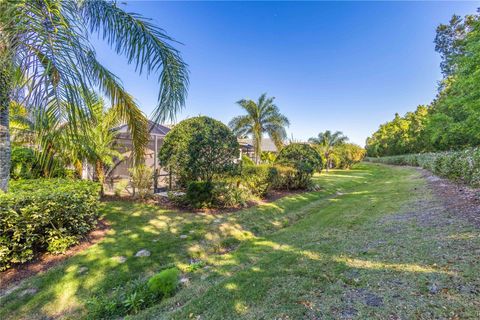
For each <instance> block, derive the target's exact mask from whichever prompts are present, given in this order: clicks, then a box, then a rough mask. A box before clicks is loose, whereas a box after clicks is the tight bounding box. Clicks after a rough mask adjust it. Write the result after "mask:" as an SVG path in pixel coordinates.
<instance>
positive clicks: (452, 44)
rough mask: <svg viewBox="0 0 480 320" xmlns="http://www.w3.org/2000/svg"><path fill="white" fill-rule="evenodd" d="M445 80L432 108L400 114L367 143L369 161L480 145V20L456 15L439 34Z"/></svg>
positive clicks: (421, 107)
mask: <svg viewBox="0 0 480 320" xmlns="http://www.w3.org/2000/svg"><path fill="white" fill-rule="evenodd" d="M434 42H435V50H436V51H437V52H438V53H439V54H440V57H441V59H442V60H441V63H440V68H441V71H442V74H443V79H442V80H441V81H440V82H439V86H438V94H437V96H436V98H435V99H434V100H433V101H432V102H431V103H430V104H429V105H420V106H418V107H417V109H416V110H415V111H413V112H407V113H406V114H405V115H404V116H403V117H402V116H400V115H399V114H398V113H397V114H395V117H394V119H393V120H392V121H389V122H387V123H384V124H382V125H381V126H380V127H379V129H378V130H377V131H376V132H375V133H373V134H372V136H370V137H369V138H367V141H366V149H367V154H368V156H372V157H379V156H390V155H400V154H408V153H423V152H435V151H447V150H461V149H465V148H470V147H477V146H479V145H480V104H479V99H480V19H479V14H478V12H477V13H476V14H471V15H467V16H465V17H464V18H462V17H460V16H457V15H454V16H453V17H452V18H451V19H450V21H449V23H448V24H440V25H439V26H438V27H437V30H436V37H435V40H434Z"/></svg>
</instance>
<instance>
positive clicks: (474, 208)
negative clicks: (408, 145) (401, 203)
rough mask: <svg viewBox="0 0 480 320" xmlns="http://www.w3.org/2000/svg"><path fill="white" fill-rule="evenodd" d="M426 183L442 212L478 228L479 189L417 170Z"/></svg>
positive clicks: (479, 217) (479, 220)
mask: <svg viewBox="0 0 480 320" xmlns="http://www.w3.org/2000/svg"><path fill="white" fill-rule="evenodd" d="M418 171H420V173H421V174H422V176H423V177H424V178H425V179H426V180H427V181H428V187H429V188H430V189H431V190H432V191H433V193H434V194H435V195H436V196H437V198H438V199H439V200H440V203H441V204H442V207H443V211H447V212H450V213H451V214H453V215H455V216H456V217H458V218H460V219H464V220H466V221H468V222H470V223H472V224H473V225H475V226H476V227H479V228H480V189H473V188H470V187H468V186H464V185H460V184H457V183H453V182H451V181H449V180H447V179H442V178H439V177H437V176H435V175H433V174H432V173H431V172H429V171H427V170H424V169H418Z"/></svg>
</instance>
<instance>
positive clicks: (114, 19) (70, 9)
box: [0, 0, 188, 190]
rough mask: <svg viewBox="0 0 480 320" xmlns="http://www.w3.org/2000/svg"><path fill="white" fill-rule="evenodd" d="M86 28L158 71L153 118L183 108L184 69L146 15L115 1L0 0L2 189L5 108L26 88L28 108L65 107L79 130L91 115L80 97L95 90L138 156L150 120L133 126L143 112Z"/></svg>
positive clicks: (0, 185)
mask: <svg viewBox="0 0 480 320" xmlns="http://www.w3.org/2000/svg"><path fill="white" fill-rule="evenodd" d="M91 34H98V35H99V36H100V37H101V38H103V39H104V40H105V41H106V42H107V43H108V44H109V45H110V46H111V47H112V48H113V49H114V50H115V51H116V52H117V54H120V55H124V56H125V57H126V58H127V60H128V63H131V64H134V65H135V68H136V70H137V71H138V72H139V73H140V74H142V73H144V74H151V73H153V74H155V75H156V76H158V78H157V81H158V83H159V94H158V101H157V105H156V108H155V111H154V113H153V117H154V119H155V120H157V121H158V120H160V121H163V120H166V119H167V118H172V117H174V115H175V114H176V113H177V111H178V110H179V109H180V108H182V107H183V105H184V102H185V97H186V92H187V86H188V71H187V66H186V64H185V63H184V62H183V60H182V58H181V56H180V54H179V52H178V51H177V50H176V49H175V48H174V47H173V46H172V45H171V43H172V42H174V40H173V39H172V38H170V37H169V36H167V35H166V34H165V32H164V30H162V29H160V28H158V27H156V26H155V25H153V24H152V23H151V22H150V21H148V20H147V19H145V18H143V17H141V16H139V15H137V14H134V13H127V12H126V11H124V10H122V9H121V8H120V7H119V6H118V5H117V1H110V0H16V1H0V189H2V190H6V189H7V185H8V179H9V168H10V132H9V121H8V120H9V116H8V114H9V106H10V102H11V100H12V99H15V97H14V95H15V93H18V92H23V93H24V96H25V99H24V100H23V101H22V104H25V105H26V106H28V107H35V108H40V109H42V108H44V109H45V108H47V107H50V106H53V107H54V108H56V109H57V110H59V111H60V110H61V111H63V112H62V114H65V115H66V116H65V117H66V119H65V120H66V121H68V122H69V123H70V124H72V125H71V126H70V127H71V128H70V130H71V131H72V132H73V131H76V130H81V128H82V126H84V125H85V123H86V121H85V118H86V115H88V113H89V110H88V108H86V107H85V104H84V103H83V102H82V96H84V95H85V94H86V93H87V92H88V91H89V90H91V89H98V90H99V91H100V92H101V93H102V94H103V95H105V96H106V97H107V98H108V99H109V100H110V101H111V102H112V104H113V105H115V106H117V108H119V110H120V112H118V116H119V118H120V119H121V120H122V121H123V122H126V123H127V124H129V127H130V131H131V135H132V139H133V140H134V148H135V154H136V156H137V159H138V160H139V159H140V158H141V157H142V156H143V150H144V147H145V146H146V144H147V143H148V137H149V136H148V124H147V122H146V121H145V122H144V123H143V126H138V125H137V126H134V125H133V123H137V124H138V121H139V119H140V118H141V117H140V116H141V115H142V114H141V111H140V109H139V108H138V106H137V104H136V103H135V101H134V99H133V98H132V97H131V96H130V95H129V94H128V93H127V92H126V91H125V89H124V88H123V86H122V85H121V83H120V81H119V79H118V78H117V77H116V76H115V75H114V74H113V73H111V72H110V71H109V70H107V69H106V68H105V67H104V66H103V65H102V64H100V63H99V61H98V60H97V59H96V56H95V51H94V49H93V47H92V45H91V43H90V41H89V37H90V35H91ZM18 73H20V74H22V75H23V78H24V79H25V81H24V83H23V84H22V85H21V88H22V89H23V90H18V89H19V87H16V86H15V85H14V83H15V81H13V79H14V75H15V74H18ZM79 110H80V111H81V112H78V111H79ZM84 116H85V117H84ZM134 128H136V129H134Z"/></svg>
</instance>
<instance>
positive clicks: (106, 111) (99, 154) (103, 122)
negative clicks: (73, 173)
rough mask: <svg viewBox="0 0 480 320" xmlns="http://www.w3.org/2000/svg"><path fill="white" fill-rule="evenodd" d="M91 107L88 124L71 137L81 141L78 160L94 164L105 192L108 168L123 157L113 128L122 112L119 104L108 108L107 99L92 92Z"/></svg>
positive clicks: (89, 101) (75, 141)
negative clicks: (118, 148) (116, 144)
mask: <svg viewBox="0 0 480 320" xmlns="http://www.w3.org/2000/svg"><path fill="white" fill-rule="evenodd" d="M86 100H87V101H88V102H87V103H88V105H89V108H90V115H89V118H88V125H87V126H86V128H85V130H83V131H82V133H81V134H80V135H78V136H73V138H74V139H70V140H71V143H74V144H75V143H80V145H81V147H80V148H79V149H77V148H72V149H73V150H77V151H79V153H78V154H77V156H76V159H77V162H78V161H80V163H82V162H83V160H86V161H87V162H88V163H90V164H92V165H93V167H94V171H95V177H96V179H97V180H98V182H100V185H101V192H102V194H103V185H104V184H105V177H106V170H108V169H109V168H111V167H112V166H113V165H114V162H115V160H116V159H121V157H122V155H121V153H120V152H119V151H118V150H117V149H115V143H116V133H115V132H114V131H113V130H112V129H113V128H114V127H115V126H117V125H119V124H120V123H119V121H118V119H119V116H118V112H121V110H120V108H118V107H117V106H112V107H111V108H106V106H105V101H104V100H103V99H102V98H101V97H99V96H98V95H97V94H95V93H91V95H90V96H89V97H87V99H86ZM69 137H71V136H69Z"/></svg>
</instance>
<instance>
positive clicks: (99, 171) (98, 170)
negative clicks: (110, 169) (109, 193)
mask: <svg viewBox="0 0 480 320" xmlns="http://www.w3.org/2000/svg"><path fill="white" fill-rule="evenodd" d="M95 175H96V176H97V179H98V182H99V183H100V195H102V196H103V195H104V190H103V184H104V183H105V170H104V169H103V164H102V162H101V161H97V162H96V163H95Z"/></svg>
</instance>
